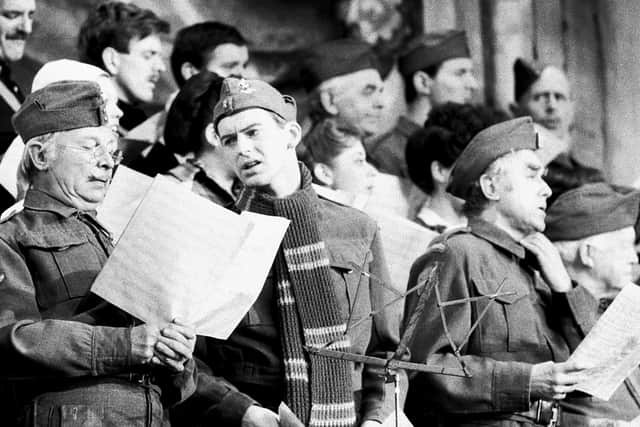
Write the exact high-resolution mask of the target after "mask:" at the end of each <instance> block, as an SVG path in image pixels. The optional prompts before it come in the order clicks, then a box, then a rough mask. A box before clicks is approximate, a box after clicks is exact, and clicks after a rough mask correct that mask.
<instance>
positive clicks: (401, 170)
mask: <svg viewBox="0 0 640 427" xmlns="http://www.w3.org/2000/svg"><path fill="white" fill-rule="evenodd" d="M398 67H399V69H400V73H401V75H402V78H403V80H404V88H405V98H406V101H407V114H406V115H403V116H400V119H399V120H398V124H397V125H396V126H395V128H393V129H392V130H391V131H390V132H389V133H387V134H384V135H382V136H379V137H377V138H375V139H373V140H371V141H369V143H368V144H367V152H368V154H369V156H370V157H371V160H372V163H373V164H374V165H375V166H376V167H378V168H379V169H380V171H381V172H384V173H389V174H392V175H397V176H402V177H408V172H407V165H406V161H405V152H404V151H405V147H406V145H407V139H408V138H409V136H410V135H411V134H413V133H414V132H415V131H417V130H418V129H420V128H422V126H423V125H424V122H425V120H427V116H428V115H429V111H431V109H432V108H433V107H435V106H438V105H442V104H445V103H447V102H455V103H458V104H464V103H467V102H470V101H471V99H472V97H473V94H474V92H475V91H476V90H477V89H478V81H477V80H476V78H475V76H474V75H473V61H472V60H471V54H470V53H469V47H468V46H467V39H466V34H465V32H464V31H455V30H453V31H447V32H444V33H430V34H423V35H420V36H418V37H416V38H415V39H413V40H411V41H410V42H409V43H408V46H407V48H406V50H405V51H404V53H403V54H401V56H400V58H399V59H398Z"/></svg>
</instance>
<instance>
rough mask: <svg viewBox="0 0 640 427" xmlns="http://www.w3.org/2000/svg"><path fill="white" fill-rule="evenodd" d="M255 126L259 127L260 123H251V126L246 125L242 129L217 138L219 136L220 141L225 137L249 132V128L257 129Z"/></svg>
mask: <svg viewBox="0 0 640 427" xmlns="http://www.w3.org/2000/svg"><path fill="white" fill-rule="evenodd" d="M257 126H261V124H260V123H251V124H248V125H247V126H245V127H243V128H242V129H238V130H236V131H235V132H231V133H225V134H224V135H219V136H220V139H222V138H224V137H227V136H231V135H237V134H239V133H242V132H246V131H248V130H250V129H251V128H254V127H257Z"/></svg>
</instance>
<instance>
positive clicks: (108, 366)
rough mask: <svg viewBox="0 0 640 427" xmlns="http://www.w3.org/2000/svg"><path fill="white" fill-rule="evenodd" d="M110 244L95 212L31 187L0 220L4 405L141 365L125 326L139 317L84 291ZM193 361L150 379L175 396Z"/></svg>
mask: <svg viewBox="0 0 640 427" xmlns="http://www.w3.org/2000/svg"><path fill="white" fill-rule="evenodd" d="M111 249H112V246H111V238H110V236H109V233H108V232H107V231H106V230H105V229H103V228H102V226H100V224H99V223H98V222H97V221H96V220H95V212H79V211H77V210H76V209H74V208H72V207H69V206H67V205H64V204H62V203H61V202H59V201H58V200H56V199H54V198H53V197H51V196H49V195H48V194H46V193H44V192H41V191H37V190H33V189H31V190H29V191H28V192H27V195H26V198H25V201H24V209H23V210H22V211H20V212H18V213H16V214H14V215H13V216H12V217H10V218H8V219H7V220H5V221H4V222H3V223H2V224H0V354H2V361H3V363H2V364H1V365H0V371H1V373H0V376H1V377H2V382H1V383H0V389H2V391H3V392H4V393H3V396H2V403H3V404H6V405H7V407H8V408H11V409H16V408H20V407H21V405H25V404H27V403H28V402H29V401H30V400H32V399H34V398H35V397H37V396H38V395H40V394H42V393H50V396H51V395H53V396H55V392H57V391H58V390H59V389H60V388H66V389H69V390H70V389H73V388H74V385H75V384H83V385H86V382H87V381H95V384H98V383H99V382H100V381H101V379H102V378H104V379H105V380H107V381H108V380H109V379H113V378H119V379H127V380H131V379H132V375H133V374H136V373H140V372H141V371H140V370H144V369H145V368H144V367H141V366H135V365H134V364H133V363H132V360H131V340H130V328H131V327H132V326H134V325H135V324H137V323H139V322H138V321H136V320H135V319H134V318H133V317H131V316H130V315H128V314H127V313H125V312H123V311H122V310H120V309H118V308H117V307H115V306H113V305H111V304H109V303H107V302H106V301H104V300H102V299H101V298H99V297H98V296H96V295H94V294H91V293H90V289H91V284H92V283H93V281H94V279H95V278H96V276H97V275H98V273H99V271H100V269H101V268H102V266H103V265H104V263H105V262H106V260H107V257H108V256H109V254H110V253H111ZM193 366H194V364H193V362H190V363H189V365H187V369H185V371H184V373H182V374H175V375H170V374H162V375H159V376H158V380H157V381H154V384H156V385H157V386H158V387H155V386H154V387H155V388H156V390H158V391H160V390H162V391H163V396H162V397H163V398H166V399H168V400H172V401H173V402H175V401H179V400H182V399H184V398H186V393H187V390H191V391H192V390H193V388H194V387H195V384H194V382H193V381H194V378H193V371H194V370H193ZM164 372H166V371H164ZM52 392H53V393H52ZM164 392H166V393H164ZM169 395H171V397H169ZM97 399H99V397H96V400H97ZM165 402H166V401H165ZM5 416H6V413H4V412H3V419H5V418H4V417H5Z"/></svg>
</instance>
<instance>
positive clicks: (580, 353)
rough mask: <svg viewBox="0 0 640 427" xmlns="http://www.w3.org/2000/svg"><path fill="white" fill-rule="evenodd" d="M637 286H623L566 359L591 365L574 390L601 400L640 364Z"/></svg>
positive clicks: (639, 288) (638, 295) (638, 292)
mask: <svg viewBox="0 0 640 427" xmlns="http://www.w3.org/2000/svg"><path fill="white" fill-rule="evenodd" d="M639 307H640V287H639V286H637V285H635V284H629V285H627V286H625V287H624V288H623V289H622V290H621V291H620V293H619V294H618V296H617V297H616V298H615V300H613V302H612V303H611V305H610V306H609V308H608V309H607V310H606V311H605V312H604V313H603V314H602V316H600V319H598V322H597V323H596V325H595V326H594V327H593V329H591V331H590V332H589V334H588V335H587V336H586V337H585V339H584V340H583V341H582V342H581V343H580V345H579V346H578V348H577V349H576V351H575V352H574V353H573V354H572V355H571V357H570V358H569V360H572V361H578V362H581V363H587V364H589V365H591V366H594V368H593V369H591V370H590V372H589V379H588V380H587V381H585V382H584V383H581V384H579V385H578V387H577V389H578V390H580V391H583V392H585V393H588V394H590V395H592V396H595V397H598V398H600V399H603V400H609V398H610V397H611V395H612V394H613V393H614V392H615V391H616V389H617V388H618V387H619V386H620V384H622V382H623V381H624V380H625V378H627V377H628V376H629V375H630V374H631V372H632V371H633V370H634V369H638V365H639V364H640V308H639Z"/></svg>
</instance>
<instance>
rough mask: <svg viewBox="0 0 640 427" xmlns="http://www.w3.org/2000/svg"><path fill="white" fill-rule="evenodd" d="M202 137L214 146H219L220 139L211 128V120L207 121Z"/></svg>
mask: <svg viewBox="0 0 640 427" xmlns="http://www.w3.org/2000/svg"><path fill="white" fill-rule="evenodd" d="M204 139H205V140H206V141H207V142H208V143H209V144H211V145H213V146H214V147H219V146H220V139H219V138H218V135H217V134H216V131H215V129H214V128H213V122H212V123H209V124H208V125H207V126H206V127H205V128H204Z"/></svg>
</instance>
